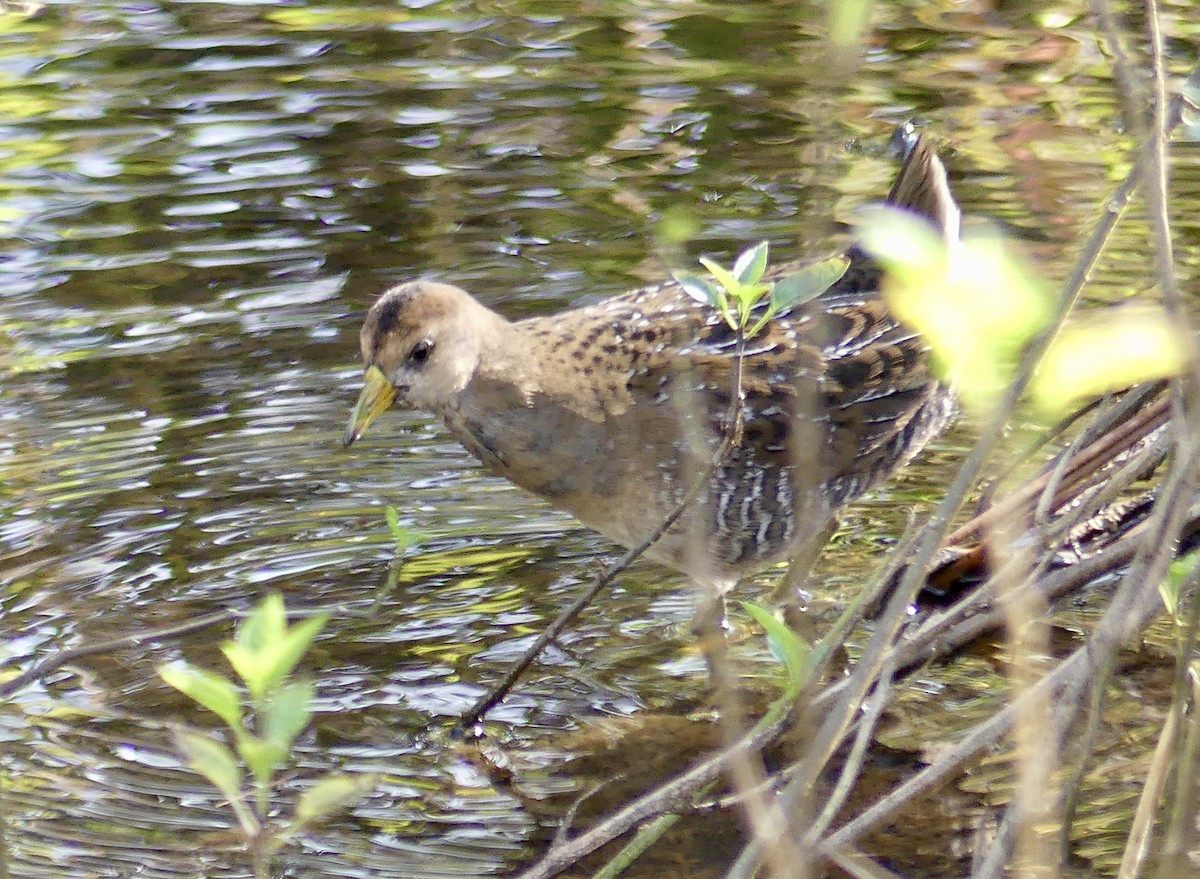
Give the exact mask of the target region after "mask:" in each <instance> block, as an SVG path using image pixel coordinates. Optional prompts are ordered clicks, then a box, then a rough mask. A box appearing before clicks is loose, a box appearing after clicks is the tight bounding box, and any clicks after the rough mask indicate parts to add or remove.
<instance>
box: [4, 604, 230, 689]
mask: <svg viewBox="0 0 1200 879" xmlns="http://www.w3.org/2000/svg"><path fill="white" fill-rule="evenodd" d="M238 616H239V614H238V612H236V611H231V610H220V611H216V612H214V613H210V614H207V615H205V616H202V617H197V618H196V619H194V620H188V621H187V622H186V623H177V624H175V625H173V626H163V627H162V628H161V629H151V630H150V631H148V632H140V633H138V634H136V635H125V636H124V637H121V638H113V639H112V640H109V641H96V642H93V643H91V644H87V645H85V646H83V647H71V648H69V649H66V650H59V651H58V652H57V653H53V654H51V655H50V656H47V657H46V658H45V659H43V660H42V661H41V662H39V663H37V664H36V665H34V666H33V667H32V668H29V669H26V670H25V671H23V672H22V673H21V674H19V675H17V676H16V677H15V678H10V679H9V680H7V681H5V682H4V683H3V684H0V699H7V698H8V697H9V696H11V695H13V694H14V693H16V692H17V691H18V690H21V689H23V688H24V687H27V686H29V684H32V683H33V682H34V681H36V680H40V679H41V678H43V677H45V676H46V675H47V674H49V673H50V672H52V671H54V670H55V669H57V668H60V667H62V666H64V665H66V664H67V663H69V662H74V661H75V660H76V659H80V658H82V657H84V656H91V655H93V654H96V653H112V652H113V651H114V650H125V649H128V648H130V647H141V646H142V645H143V644H149V643H150V642H152V641H163V640H165V639H167V638H175V637H178V636H179V635H186V634H189V633H190V632H195V631H198V630H200V629H204V628H207V627H208V626H212V625H216V624H217V623H223V622H226V621H228V620H232V619H236V618H237V617H238Z"/></svg>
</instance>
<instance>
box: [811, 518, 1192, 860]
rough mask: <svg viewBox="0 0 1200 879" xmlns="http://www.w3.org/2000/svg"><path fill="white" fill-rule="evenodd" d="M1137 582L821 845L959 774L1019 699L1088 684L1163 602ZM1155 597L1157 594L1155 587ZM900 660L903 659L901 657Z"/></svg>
mask: <svg viewBox="0 0 1200 879" xmlns="http://www.w3.org/2000/svg"><path fill="white" fill-rule="evenodd" d="M1193 512H1194V513H1195V512H1200V510H1193ZM1140 536H1141V535H1139V538H1140ZM1129 542H1130V543H1133V542H1136V543H1137V544H1138V545H1139V546H1140V545H1142V544H1144V541H1143V540H1141V539H1138V540H1136V541H1129ZM1131 548H1133V547H1126V549H1127V550H1128V549H1131ZM1071 573H1074V572H1071ZM1138 585H1139V584H1138V583H1137V582H1136V581H1134V580H1133V579H1132V578H1129V577H1126V578H1125V580H1124V581H1123V582H1122V585H1121V587H1120V589H1119V590H1118V596H1117V598H1115V599H1114V601H1113V603H1112V604H1111V605H1110V606H1109V609H1108V611H1107V612H1106V613H1105V615H1104V617H1103V618H1102V619H1101V621H1100V624H1099V625H1098V626H1097V629H1096V635H1095V636H1093V638H1092V639H1091V640H1089V642H1088V644H1085V645H1084V646H1082V647H1080V648H1079V649H1077V650H1076V651H1075V652H1074V653H1072V654H1071V656H1070V657H1069V658H1068V659H1066V660H1065V661H1064V662H1063V663H1062V664H1061V665H1059V666H1058V667H1057V668H1056V669H1054V671H1052V672H1050V673H1049V674H1048V675H1046V676H1045V677H1044V678H1042V679H1041V680H1040V681H1038V682H1037V683H1036V684H1034V686H1033V687H1032V688H1031V689H1030V690H1028V691H1026V692H1025V693H1023V694H1022V695H1021V696H1020V697H1019V698H1018V700H1017V701H1016V702H1012V703H1010V704H1008V705H1006V706H1005V707H1004V708H1003V709H1001V710H1000V711H999V712H997V713H996V714H995V715H993V716H992V717H990V718H988V719H987V720H986V721H983V722H982V723H980V724H977V725H976V726H975V727H973V728H972V729H971V730H969V731H968V732H967V733H966V735H965V736H964V737H963V738H962V739H961V740H960V741H959V742H958V743H957V744H956V745H954V746H953V747H952V748H950V749H949V750H948V751H946V752H945V753H944V754H942V755H940V756H939V757H938V761H937V762H936V763H933V764H931V765H930V766H928V767H926V768H925V769H923V770H921V771H920V772H918V773H917V774H916V775H914V776H913V777H912V778H910V779H908V780H907V781H905V782H904V783H903V784H901V785H900V786H899V787H897V788H896V789H895V790H893V791H892V792H891V793H889V794H888V795H887V796H885V797H884V798H883V799H881V800H879V801H878V802H876V803H875V804H873V805H872V806H870V807H869V808H868V809H866V810H865V811H864V812H863V813H862V814H861V815H859V816H857V817H856V818H854V819H853V820H852V821H850V822H848V823H847V824H845V825H843V826H842V827H841V828H840V829H839V830H837V831H836V832H834V833H833V834H831V835H830V836H829V837H828V838H827V839H826V840H825V841H824V842H823V843H822V847H823V848H824V847H836V846H842V845H852V844H853V843H854V842H855V841H857V840H858V839H859V838H861V837H862V835H863V834H864V833H867V832H868V831H870V830H871V829H872V828H874V827H876V826H877V825H878V824H879V823H880V822H881V821H883V820H885V819H886V818H888V817H889V816H890V815H892V814H893V813H894V812H895V811H896V810H897V809H899V808H901V807H902V806H904V805H905V804H906V803H909V802H911V801H912V800H913V798H915V797H917V796H919V795H920V794H922V793H924V792H925V791H927V790H930V789H931V788H933V787H934V786H936V785H938V784H940V783H941V782H943V781H944V780H946V779H947V778H948V777H949V776H950V775H951V774H953V773H954V772H957V771H958V769H959V768H960V767H961V766H962V765H963V764H964V763H966V761H967V760H969V759H971V758H972V757H973V756H975V755H976V754H978V753H979V752H980V751H982V750H984V749H985V748H988V747H991V746H992V745H993V744H994V743H995V742H997V741H998V740H999V739H1000V737H1001V736H1003V735H1004V734H1005V733H1006V732H1007V731H1008V728H1009V725H1010V724H1011V722H1012V718H1013V717H1014V715H1015V713H1016V710H1017V708H1018V707H1020V703H1021V702H1023V701H1025V700H1029V699H1042V698H1045V695H1046V693H1048V692H1049V693H1054V692H1063V691H1064V690H1067V689H1074V688H1077V687H1078V686H1079V684H1080V682H1082V683H1086V682H1087V681H1089V680H1091V675H1092V672H1093V669H1094V668H1095V667H1096V659H1097V656H1096V651H1097V645H1098V644H1101V643H1108V644H1112V646H1113V648H1114V649H1115V647H1116V646H1117V645H1119V644H1120V643H1121V642H1122V641H1123V640H1124V637H1125V635H1126V634H1127V633H1131V632H1137V631H1140V630H1141V629H1142V628H1144V627H1145V626H1146V625H1148V624H1149V623H1150V622H1151V621H1153V619H1154V618H1155V617H1156V616H1157V615H1158V613H1159V611H1160V610H1161V604H1159V603H1157V602H1155V601H1143V602H1140V603H1139V602H1138V601H1136V600H1125V599H1123V596H1128V595H1129V594H1130V593H1134V598H1135V599H1136V598H1138V597H1140V596H1138V595H1137V594H1136V593H1137V586H1138ZM1153 596H1155V597H1156V596H1157V588H1156V587H1155V589H1154V590H1153ZM1118 599H1122V600H1118ZM1114 630H1115V631H1116V636H1115V637H1114V635H1113V634H1112V632H1113V631H1114ZM1102 632H1103V633H1106V634H1105V635H1104V637H1103V638H1101V637H1100V636H1101V633H1102ZM972 634H974V633H972ZM901 658H902V659H903V658H904V657H901Z"/></svg>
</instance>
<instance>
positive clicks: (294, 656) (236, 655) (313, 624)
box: [221, 596, 329, 702]
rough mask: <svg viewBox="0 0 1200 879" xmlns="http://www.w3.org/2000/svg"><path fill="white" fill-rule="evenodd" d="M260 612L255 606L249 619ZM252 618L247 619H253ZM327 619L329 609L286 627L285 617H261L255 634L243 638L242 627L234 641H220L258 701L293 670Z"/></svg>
mask: <svg viewBox="0 0 1200 879" xmlns="http://www.w3.org/2000/svg"><path fill="white" fill-rule="evenodd" d="M274 597H276V598H277V597H278V596H274ZM269 600H270V598H268V601H269ZM263 604H264V605H265V604H266V602H265V601H264V603H263ZM278 608H279V610H278V612H279V613H280V614H282V608H283V602H282V600H280V601H279V603H278ZM273 613H275V611H274V610H273V611H272V614H273ZM257 615H258V611H257V610H256V611H255V614H252V615H251V618H250V619H255V618H256V617H257ZM250 619H248V620H247V622H250ZM328 619H329V614H327V613H320V614H316V615H314V616H311V617H308V618H307V619H304V620H301V621H300V622H298V623H296V625H294V626H292V627H291V629H288V628H287V624H286V621H285V622H284V625H283V626H282V627H280V626H278V625H277V624H276V621H275V620H274V619H270V618H267V619H259V620H258V621H257V626H258V628H257V630H256V631H255V632H254V633H253V637H252V638H251V637H246V638H242V637H241V635H242V631H241V629H239V630H238V636H239V637H237V638H235V640H234V642H233V643H226V644H223V645H221V650H222V652H224V654H225V657H226V658H227V659H228V660H229V664H230V665H232V666H233V668H234V670H235V671H236V672H237V673H238V675H239V676H240V677H241V678H242V680H243V681H245V683H246V688H247V689H248V690H249V691H250V695H251V697H252V698H253V699H254V701H255V702H259V701H261V700H262V699H263V697H264V696H265V695H266V694H267V693H268V692H270V691H271V690H273V689H274V688H275V687H277V686H279V684H280V682H282V681H283V679H284V678H285V677H287V675H289V674H291V672H292V670H293V669H294V668H295V667H296V663H297V662H299V661H300V657H301V656H303V655H304V652H305V651H306V650H307V649H308V648H309V645H310V644H311V643H312V640H313V638H315V637H316V636H317V633H318V632H319V631H320V630H321V627H322V626H324V625H325V622H326V621H327V620H328ZM268 638H269V639H270V640H268Z"/></svg>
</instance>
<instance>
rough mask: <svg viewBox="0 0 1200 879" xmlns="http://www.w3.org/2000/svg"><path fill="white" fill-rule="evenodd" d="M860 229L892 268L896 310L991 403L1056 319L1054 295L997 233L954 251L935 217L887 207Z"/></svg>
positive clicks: (978, 401)
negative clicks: (935, 225) (1033, 342)
mask: <svg viewBox="0 0 1200 879" xmlns="http://www.w3.org/2000/svg"><path fill="white" fill-rule="evenodd" d="M859 233H860V240H861V242H862V245H863V247H865V248H866V249H867V250H868V251H869V252H870V253H871V254H873V255H874V256H875V257H876V259H878V260H879V261H880V263H881V264H882V265H883V266H884V268H885V269H886V270H887V277H886V278H885V279H884V284H883V293H884V297H885V299H886V301H887V303H888V307H889V308H890V309H891V311H892V313H893V314H895V315H896V316H897V317H898V318H900V319H901V320H902V321H904V322H905V323H906V324H908V325H909V326H910V327H913V328H914V329H916V330H918V331H919V332H920V333H922V334H923V335H924V336H925V337H926V338H927V339H928V340H929V343H930V345H931V347H932V348H933V354H934V359H935V361H936V363H937V364H938V367H939V372H940V373H941V374H942V375H944V376H946V377H947V378H949V380H950V381H951V382H952V383H953V384H954V386H955V388H956V389H957V390H958V392H959V395H960V396H961V397H962V399H963V400H964V402H965V403H966V404H967V405H968V406H972V407H974V408H976V409H985V408H986V407H988V406H990V405H991V404H992V403H993V402H994V401H995V399H996V397H997V396H998V395H999V394H1000V392H1001V391H1002V390H1003V389H1004V388H1005V387H1006V386H1007V385H1008V384H1009V382H1010V381H1011V379H1012V376H1013V373H1014V370H1015V367H1016V363H1017V360H1018V359H1019V357H1020V352H1021V350H1022V349H1023V347H1024V346H1025V344H1026V343H1027V342H1028V341H1029V340H1030V339H1031V338H1032V337H1033V336H1034V335H1036V334H1037V333H1038V332H1039V331H1040V330H1041V329H1042V328H1043V327H1045V325H1046V323H1047V322H1048V320H1049V318H1050V314H1051V297H1050V295H1049V294H1048V293H1047V292H1046V291H1045V290H1044V289H1043V288H1042V285H1041V284H1040V283H1039V282H1038V280H1037V279H1036V278H1035V277H1034V276H1033V274H1032V273H1031V272H1029V271H1028V270H1026V269H1025V267H1024V266H1022V265H1021V264H1020V263H1019V262H1018V261H1017V260H1016V259H1015V258H1014V257H1012V256H1011V255H1009V254H1008V253H1007V252H1006V251H1005V249H1004V246H1003V243H1002V242H1001V240H1000V239H999V238H998V237H996V236H994V235H978V236H974V237H972V238H970V239H967V240H964V241H962V242H961V243H956V244H955V245H954V248H953V250H952V251H951V250H950V249H949V248H948V247H947V245H946V243H945V241H944V240H943V239H942V236H941V235H939V234H938V233H937V232H936V231H935V230H934V228H933V227H932V226H931V225H930V224H929V223H927V222H925V221H924V220H922V219H920V218H919V217H916V216H914V215H912V214H910V213H907V212H905V211H901V210H897V209H895V208H887V207H881V208H875V209H872V210H869V211H864V212H863V218H862V223H861V224H860V227H859Z"/></svg>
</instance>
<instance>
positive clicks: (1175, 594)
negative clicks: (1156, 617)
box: [1158, 551, 1200, 622]
mask: <svg viewBox="0 0 1200 879" xmlns="http://www.w3.org/2000/svg"><path fill="white" fill-rule="evenodd" d="M1197 564H1200V551H1193V552H1189V553H1188V554H1187V555H1185V556H1182V557H1181V558H1177V559H1175V560H1174V561H1173V562H1171V564H1170V566H1169V567H1168V568H1167V576H1166V577H1165V578H1164V579H1163V581H1162V582H1161V583H1159V584H1158V594H1159V595H1161V596H1162V600H1163V606H1164V607H1165V608H1166V609H1167V613H1169V614H1170V615H1171V617H1172V618H1174V619H1175V620H1176V621H1177V622H1178V621H1179V598H1180V595H1181V593H1182V591H1183V584H1184V583H1185V582H1186V581H1187V578H1188V577H1189V576H1191V574H1192V572H1193V571H1194V570H1196V565H1197Z"/></svg>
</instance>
